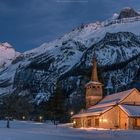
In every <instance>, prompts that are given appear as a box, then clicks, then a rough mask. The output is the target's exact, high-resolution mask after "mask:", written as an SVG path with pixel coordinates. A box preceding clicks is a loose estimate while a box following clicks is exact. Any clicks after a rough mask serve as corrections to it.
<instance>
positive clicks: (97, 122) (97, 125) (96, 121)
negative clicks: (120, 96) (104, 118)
mask: <svg viewBox="0 0 140 140" xmlns="http://www.w3.org/2000/svg"><path fill="white" fill-rule="evenodd" d="M95 127H99V118H96V119H95Z"/></svg>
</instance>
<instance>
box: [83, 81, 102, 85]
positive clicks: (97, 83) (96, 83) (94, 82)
mask: <svg viewBox="0 0 140 140" xmlns="http://www.w3.org/2000/svg"><path fill="white" fill-rule="evenodd" d="M90 84H94V85H102V83H100V82H98V81H90V82H88V83H87V84H86V85H85V86H88V85H90Z"/></svg>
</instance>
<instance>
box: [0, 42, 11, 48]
mask: <svg viewBox="0 0 140 140" xmlns="http://www.w3.org/2000/svg"><path fill="white" fill-rule="evenodd" d="M0 45H1V46H3V47H7V48H12V45H11V44H9V43H8V42H4V43H1V44H0Z"/></svg>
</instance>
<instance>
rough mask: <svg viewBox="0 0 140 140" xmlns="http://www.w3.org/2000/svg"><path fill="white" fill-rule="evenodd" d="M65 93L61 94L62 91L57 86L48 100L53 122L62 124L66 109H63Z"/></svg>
mask: <svg viewBox="0 0 140 140" xmlns="http://www.w3.org/2000/svg"><path fill="white" fill-rule="evenodd" d="M65 99H66V96H65V93H64V92H63V89H62V88H61V86H60V84H57V86H56V90H55V92H54V94H53V95H52V97H51V98H50V103H51V110H52V118H53V120H54V123H55V121H56V120H57V121H59V122H63V121H64V120H63V117H64V115H65V114H66V108H65Z"/></svg>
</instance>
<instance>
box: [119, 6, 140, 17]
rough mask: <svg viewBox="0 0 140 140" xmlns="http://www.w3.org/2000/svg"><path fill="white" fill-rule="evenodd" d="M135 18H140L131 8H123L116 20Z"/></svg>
mask: <svg viewBox="0 0 140 140" xmlns="http://www.w3.org/2000/svg"><path fill="white" fill-rule="evenodd" d="M137 16H140V14H139V13H138V12H136V11H135V10H134V9H133V8H130V7H125V8H123V9H122V10H121V12H120V14H119V17H118V19H123V18H131V17H137Z"/></svg>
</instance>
